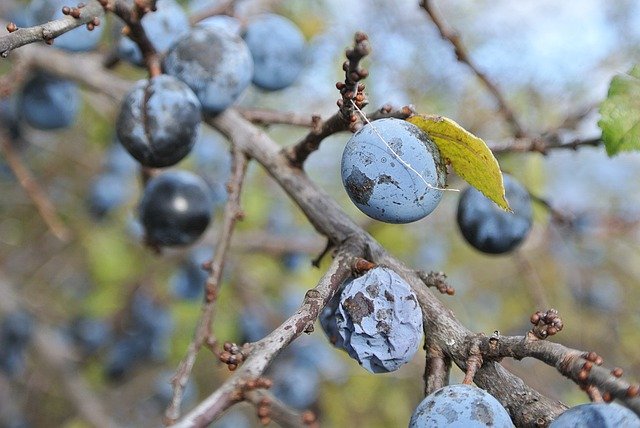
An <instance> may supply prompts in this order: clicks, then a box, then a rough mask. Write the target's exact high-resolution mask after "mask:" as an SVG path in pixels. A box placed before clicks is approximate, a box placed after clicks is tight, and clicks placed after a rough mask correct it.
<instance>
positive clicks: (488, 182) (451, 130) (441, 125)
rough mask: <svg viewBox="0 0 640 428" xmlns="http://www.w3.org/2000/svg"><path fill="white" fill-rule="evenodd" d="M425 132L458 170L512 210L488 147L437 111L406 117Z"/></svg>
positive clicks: (481, 189)
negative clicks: (436, 114)
mask: <svg viewBox="0 0 640 428" xmlns="http://www.w3.org/2000/svg"><path fill="white" fill-rule="evenodd" d="M407 121H409V122H411V123H413V124H414V125H416V126H417V127H418V128H420V129H422V130H423V131H424V132H426V133H427V134H428V135H429V137H430V138H431V140H433V142H434V143H435V144H436V146H438V149H439V150H440V154H441V155H442V156H443V157H444V158H445V159H446V160H447V162H449V163H450V164H451V166H452V167H453V169H454V170H455V171H456V173H457V174H458V175H459V176H460V177H462V178H463V179H464V180H465V181H466V182H467V183H469V184H470V185H472V186H473V187H475V188H476V189H478V190H479V191H480V192H482V194H483V195H485V196H486V197H487V198H489V199H491V200H492V201H493V202H495V203H496V204H497V205H498V206H499V207H500V208H502V209H504V210H505V211H511V208H510V207H509V203H508V202H507V199H506V198H505V195H504V183H503V182H502V172H501V171H500V165H498V161H497V160H496V158H495V157H494V156H493V153H492V152H491V150H489V147H487V145H486V144H485V142H484V141H482V140H481V139H480V138H478V137H476V136H475V135H473V134H472V133H470V132H469V131H467V130H466V129H464V128H463V127H462V126H460V125H458V124H457V123H456V122H454V121H453V120H451V119H449V118H446V117H443V116H435V115H415V116H412V117H410V118H408V119H407Z"/></svg>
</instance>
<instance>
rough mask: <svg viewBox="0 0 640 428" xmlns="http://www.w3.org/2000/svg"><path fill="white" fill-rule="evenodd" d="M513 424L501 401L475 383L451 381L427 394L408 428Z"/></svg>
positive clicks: (459, 427)
mask: <svg viewBox="0 0 640 428" xmlns="http://www.w3.org/2000/svg"><path fill="white" fill-rule="evenodd" d="M488 426H490V427H498V428H501V427H505V428H511V427H513V423H512V422H511V418H510V417H509V414H508V413H507V411H506V410H505V409H504V407H502V405H501V404H500V403H499V402H498V400H496V399H495V398H494V397H493V396H492V395H490V394H489V393H488V392H486V391H484V390H482V389H480V388H477V387H475V386H472V385H449V386H445V387H444V388H440V389H439V390H437V391H435V392H434V393H433V394H431V395H428V396H427V397H426V398H425V399H424V400H422V402H421V403H420V404H418V407H417V408H416V410H415V411H414V412H413V416H411V421H410V422H409V428H427V427H428V428H440V427H443V428H444V427H447V428H484V427H488Z"/></svg>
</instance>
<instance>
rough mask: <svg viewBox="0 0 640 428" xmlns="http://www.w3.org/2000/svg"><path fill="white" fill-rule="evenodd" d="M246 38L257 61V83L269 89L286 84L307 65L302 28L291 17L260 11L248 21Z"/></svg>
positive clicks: (292, 80)
mask: <svg viewBox="0 0 640 428" xmlns="http://www.w3.org/2000/svg"><path fill="white" fill-rule="evenodd" d="M243 37H244V39H245V41H246V42H247V46H249V50H250V51H251V55H252V56H253V62H254V73H253V84H254V85H256V86H257V87H259V88H262V89H266V90H269V91H275V90H278V89H283V88H286V87H287V86H290V85H291V84H292V83H293V82H295V80H296V79H297V77H298V75H299V74H300V72H301V71H302V68H303V66H304V51H305V42H304V35H303V34H302V31H300V29H299V28H298V26H297V25H296V24H294V23H293V22H291V21H290V20H288V19H287V18H285V17H283V16H280V15H275V14H265V15H260V16H258V17H257V18H255V19H254V20H252V21H251V22H250V23H249V24H248V25H247V30H246V32H245V34H244V36H243Z"/></svg>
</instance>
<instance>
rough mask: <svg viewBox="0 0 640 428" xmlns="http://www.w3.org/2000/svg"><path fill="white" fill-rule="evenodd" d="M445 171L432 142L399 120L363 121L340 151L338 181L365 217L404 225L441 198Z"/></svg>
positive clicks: (423, 212)
mask: <svg viewBox="0 0 640 428" xmlns="http://www.w3.org/2000/svg"><path fill="white" fill-rule="evenodd" d="M445 178H446V170H445V167H444V163H443V162H441V160H440V152H439V151H438V148H437V147H436V146H435V144H434V143H433V142H432V141H431V140H430V139H429V137H428V136H427V134H425V133H424V132H423V131H422V130H420V128H418V127H417V126H415V125H413V124H411V123H409V122H406V121H404V120H400V119H392V118H391V119H379V120H376V121H373V122H371V123H368V124H366V125H365V126H363V127H362V129H360V130H359V131H358V132H356V133H355V134H354V135H353V136H352V137H351V138H350V139H349V141H348V142H347V145H346V147H345V149H344V153H343V154H342V184H343V185H344V188H345V190H346V191H347V194H348V195H349V197H350V198H351V200H352V201H353V203H354V204H355V205H356V206H357V207H358V208H359V209H360V210H361V211H362V212H364V213H365V214H366V215H368V216H369V217H371V218H374V219H376V220H380V221H384V222H386V223H409V222H412V221H416V220H419V219H421V218H423V217H425V216H427V215H428V214H430V213H431V212H432V211H433V210H434V209H435V208H436V207H437V206H438V203H439V202H440V199H441V198H442V190H440V189H442V188H443V187H444V185H445Z"/></svg>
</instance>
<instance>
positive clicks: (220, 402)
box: [175, 237, 362, 428]
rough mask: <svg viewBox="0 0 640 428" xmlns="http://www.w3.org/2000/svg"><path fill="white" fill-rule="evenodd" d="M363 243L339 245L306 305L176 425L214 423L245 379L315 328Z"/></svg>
mask: <svg viewBox="0 0 640 428" xmlns="http://www.w3.org/2000/svg"><path fill="white" fill-rule="evenodd" d="M361 244H362V243H361V242H359V240H358V239H357V237H354V240H353V241H347V242H345V243H344V244H343V245H342V246H340V247H339V248H338V252H337V254H336V257H335V258H334V260H333V262H332V263H331V265H330V266H329V268H328V269H327V272H326V273H325V274H324V275H323V276H322V278H321V279H320V281H319V282H318V285H316V287H315V288H313V289H311V290H308V291H307V293H306V294H305V297H304V301H303V303H302V306H301V307H300V309H298V311H297V312H296V313H295V314H293V315H292V316H291V317H289V318H288V319H287V320H286V321H285V322H283V323H282V324H281V325H280V326H279V327H278V328H276V329H275V330H274V331H273V332H271V333H270V334H269V335H268V336H267V337H265V338H264V339H262V340H260V341H258V342H256V343H254V344H253V345H252V347H251V351H250V352H249V355H248V356H247V359H246V360H245V362H244V363H243V364H242V365H241V366H240V367H239V368H238V369H237V370H236V371H235V372H234V374H233V376H231V377H230V378H229V379H227V380H226V381H225V382H224V383H223V384H222V385H221V386H220V387H219V388H218V389H217V390H216V391H215V392H213V394H211V395H210V396H209V397H207V398H206V399H204V400H203V401H202V402H201V403H200V404H199V405H198V406H197V407H196V408H195V409H193V410H192V411H191V412H190V413H189V414H187V415H186V416H185V417H184V418H183V419H182V420H181V421H180V422H178V423H177V424H176V425H175V427H177V428H184V427H201V426H206V425H208V424H210V423H211V422H212V421H213V420H215V419H216V418H217V417H218V416H220V414H221V413H222V412H223V411H224V410H226V409H227V408H228V407H230V406H231V405H233V404H234V403H235V402H237V400H238V398H239V397H238V394H237V392H238V389H239V387H240V386H241V385H242V383H243V382H245V381H247V380H250V379H256V378H258V377H259V376H261V375H262V373H264V371H265V370H266V368H267V367H268V366H269V364H271V362H272V361H273V359H274V358H275V357H276V356H277V354H278V353H279V352H280V351H281V350H282V349H284V348H285V347H286V346H287V345H288V344H289V343H291V342H292V341H293V340H294V339H295V338H296V337H298V336H300V335H301V334H302V333H304V332H311V331H312V330H313V323H314V321H315V320H316V319H317V317H318V315H319V313H320V311H321V310H322V308H323V307H324V306H325V305H326V304H327V302H329V300H330V299H331V297H332V296H333V294H334V293H335V292H336V290H337V289H338V288H339V287H340V285H342V283H343V282H344V281H345V280H346V279H347V278H348V277H349V276H350V275H351V261H352V260H353V258H354V257H355V256H358V255H360V253H361V252H362V246H361Z"/></svg>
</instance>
